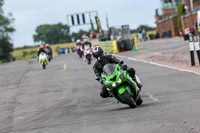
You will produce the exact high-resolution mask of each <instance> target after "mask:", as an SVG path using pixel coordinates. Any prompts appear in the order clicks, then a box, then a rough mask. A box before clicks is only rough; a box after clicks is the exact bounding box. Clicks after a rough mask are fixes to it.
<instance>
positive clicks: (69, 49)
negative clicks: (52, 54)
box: [56, 47, 76, 55]
mask: <svg viewBox="0 0 200 133" xmlns="http://www.w3.org/2000/svg"><path fill="white" fill-rule="evenodd" d="M56 51H57V52H58V55H61V54H70V53H74V52H76V48H75V47H66V48H58V49H57V50H56Z"/></svg>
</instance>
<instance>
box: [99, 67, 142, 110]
mask: <svg viewBox="0 0 200 133" xmlns="http://www.w3.org/2000/svg"><path fill="white" fill-rule="evenodd" d="M101 77H102V80H103V85H104V86H105V87H106V88H107V90H108V92H109V93H110V94H111V95H112V96H113V97H115V98H116V99H117V100H118V101H119V102H121V103H124V104H128V105H129V106H130V107H131V108H135V107H136V105H141V104H142V102H143V100H142V97H141V95H140V94H139V93H140V89H139V88H138V87H137V85H136V82H135V81H133V80H132V78H131V77H130V75H129V73H128V72H127V71H124V70H123V69H122V68H121V66H120V65H119V64H106V65H105V66H104V68H103V73H102V74H101ZM136 78H138V77H136Z"/></svg>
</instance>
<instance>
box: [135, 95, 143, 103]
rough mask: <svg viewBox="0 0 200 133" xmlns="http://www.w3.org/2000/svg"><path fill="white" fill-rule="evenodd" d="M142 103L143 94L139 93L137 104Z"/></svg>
mask: <svg viewBox="0 0 200 133" xmlns="http://www.w3.org/2000/svg"><path fill="white" fill-rule="evenodd" d="M142 103H143V100H142V96H141V95H139V96H138V99H137V101H136V104H137V105H141V104H142Z"/></svg>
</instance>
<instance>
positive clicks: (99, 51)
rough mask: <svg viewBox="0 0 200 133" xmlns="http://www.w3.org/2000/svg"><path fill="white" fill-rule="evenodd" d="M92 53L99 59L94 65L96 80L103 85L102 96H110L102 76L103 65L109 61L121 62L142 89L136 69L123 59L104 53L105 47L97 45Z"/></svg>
mask: <svg viewBox="0 0 200 133" xmlns="http://www.w3.org/2000/svg"><path fill="white" fill-rule="evenodd" d="M92 54H93V57H94V58H96V59H97V61H96V62H95V64H94V66H93V70H94V73H95V75H96V80H98V81H99V82H100V83H101V85H102V87H101V92H100V96H101V97H102V98H107V97H109V92H108V90H107V89H106V87H105V86H104V85H103V81H102V78H101V73H103V67H104V65H106V64H108V63H113V64H120V66H121V67H122V69H123V70H125V71H127V72H128V73H129V75H130V76H131V78H132V79H133V81H135V82H136V84H137V86H138V88H139V91H141V88H142V84H140V83H139V82H137V80H136V77H135V69H133V68H132V67H128V66H127V65H125V64H124V62H123V61H120V60H118V59H117V58H115V57H114V56H112V55H104V52H103V49H102V48H101V47H99V46H96V47H94V48H93V51H92Z"/></svg>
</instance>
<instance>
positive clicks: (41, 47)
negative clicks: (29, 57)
mask: <svg viewBox="0 0 200 133" xmlns="http://www.w3.org/2000/svg"><path fill="white" fill-rule="evenodd" d="M44 48H45V47H44V45H43V44H42V45H40V48H39V49H38V52H37V60H39V55H40V54H41V53H45V54H47V53H46V51H45V49H44Z"/></svg>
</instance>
